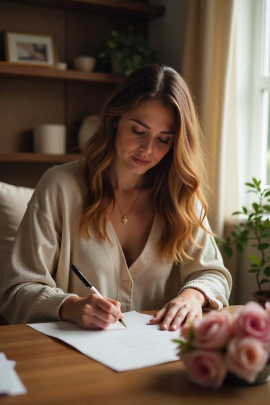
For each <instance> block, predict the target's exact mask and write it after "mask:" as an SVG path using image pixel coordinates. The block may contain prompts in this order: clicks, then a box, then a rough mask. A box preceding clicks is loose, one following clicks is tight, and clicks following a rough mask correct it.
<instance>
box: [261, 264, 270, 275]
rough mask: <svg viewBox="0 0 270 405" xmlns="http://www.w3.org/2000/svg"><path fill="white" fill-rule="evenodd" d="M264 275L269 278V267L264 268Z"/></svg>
mask: <svg viewBox="0 0 270 405" xmlns="http://www.w3.org/2000/svg"><path fill="white" fill-rule="evenodd" d="M263 272H264V274H265V275H266V276H268V277H269V276H270V267H269V266H268V267H265V269H264V271H263Z"/></svg>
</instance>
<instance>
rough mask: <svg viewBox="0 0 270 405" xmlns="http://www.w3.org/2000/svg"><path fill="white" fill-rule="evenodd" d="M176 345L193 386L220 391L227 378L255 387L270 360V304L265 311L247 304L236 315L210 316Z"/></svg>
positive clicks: (194, 325) (184, 331) (187, 329)
mask: <svg viewBox="0 0 270 405" xmlns="http://www.w3.org/2000/svg"><path fill="white" fill-rule="evenodd" d="M174 341H175V342H176V343H178V344H179V346H180V350H179V356H180V358H181V360H182V361H183V363H184V365H185V367H186V372H187V376H188V378H189V380H190V381H192V382H193V383H195V384H197V385H200V386H202V387H212V388H219V387H220V386H221V385H222V384H223V382H224V380H225V378H226V376H228V375H234V376H235V377H237V378H239V379H241V380H243V381H246V382H248V383H250V384H252V383H255V382H256V381H257V380H258V377H259V376H260V375H262V373H264V370H265V368H266V365H267V363H268V362H269V358H270V303H266V306H265V309H264V308H263V307H262V306H260V305H259V304H257V303H256V302H248V303H247V304H246V305H244V306H243V307H241V308H240V309H239V310H238V311H237V312H236V313H235V314H231V313H230V312H228V311H226V310H225V311H221V312H216V311H213V312H210V313H209V314H207V315H206V316H204V317H203V318H202V319H201V320H194V321H193V323H191V324H190V325H186V326H184V327H183V328H182V330H181V333H180V339H175V340H174Z"/></svg>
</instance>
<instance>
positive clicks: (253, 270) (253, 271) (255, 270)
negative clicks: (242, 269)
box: [248, 269, 259, 273]
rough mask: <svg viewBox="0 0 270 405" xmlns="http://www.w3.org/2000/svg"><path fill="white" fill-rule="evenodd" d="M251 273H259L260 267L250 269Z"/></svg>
mask: <svg viewBox="0 0 270 405" xmlns="http://www.w3.org/2000/svg"><path fill="white" fill-rule="evenodd" d="M248 272H249V273H259V269H249V270H248Z"/></svg>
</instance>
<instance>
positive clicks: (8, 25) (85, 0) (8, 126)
mask: <svg viewBox="0 0 270 405" xmlns="http://www.w3.org/2000/svg"><path fill="white" fill-rule="evenodd" d="M163 14H164V8H163V7H161V6H156V5H152V4H148V3H147V2H145V1H138V0H137V1H124V0H21V1H20V0H6V1H3V0H0V30H1V33H3V32H4V31H12V32H14V31H15V32H21V33H33V34H44V35H51V36H52V37H53V39H54V43H55V45H56V49H57V53H58V55H59V60H60V61H64V62H67V64H68V70H66V71H62V70H58V69H55V68H50V67H40V66H34V65H27V66H20V65H16V64H9V63H7V62H5V60H4V57H2V61H0V139H1V142H0V181H6V182H10V183H13V184H24V185H27V186H34V185H35V184H36V182H37V181H38V179H39V177H40V176H41V174H42V173H43V172H44V170H46V169H47V168H48V167H49V166H50V165H52V164H55V163H62V162H64V161H70V160H72V159H74V158H76V157H77V156H78V155H77V156H76V153H77V154H78V153H79V149H78V130H79V127H80V125H81V123H82V120H83V119H84V118H85V117H86V116H88V115H91V114H99V112H100V110H101V108H102V106H103V104H104V101H105V100H106V99H107V97H108V96H109V95H110V93H111V92H112V90H113V89H114V88H115V86H116V85H117V84H118V83H119V82H120V80H121V78H119V77H118V76H116V75H114V74H111V73H109V72H104V71H103V72H102V71H99V69H97V71H94V72H92V73H85V72H79V71H75V70H73V58H74V57H75V56H79V55H91V56H95V57H97V56H98V53H99V51H100V49H101V47H102V46H103V45H104V44H105V42H106V41H107V39H108V38H109V36H110V33H111V31H112V30H113V29H116V30H119V31H123V30H126V29H127V28H128V26H129V25H132V26H133V29H134V31H135V32H138V33H142V34H143V35H145V36H146V37H147V27H148V22H149V20H150V19H151V18H156V17H160V16H162V15H163ZM1 47H2V56H3V41H2V45H1ZM45 123H52V124H64V125H66V127H67V155H64V156H52V155H38V154H34V153H33V128H34V127H35V126H36V125H39V124H45Z"/></svg>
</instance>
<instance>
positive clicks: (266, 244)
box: [258, 243, 270, 250]
mask: <svg viewBox="0 0 270 405" xmlns="http://www.w3.org/2000/svg"><path fill="white" fill-rule="evenodd" d="M269 246H270V245H269V243H260V244H259V245H258V249H259V250H264V249H267V248H268V247H269Z"/></svg>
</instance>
